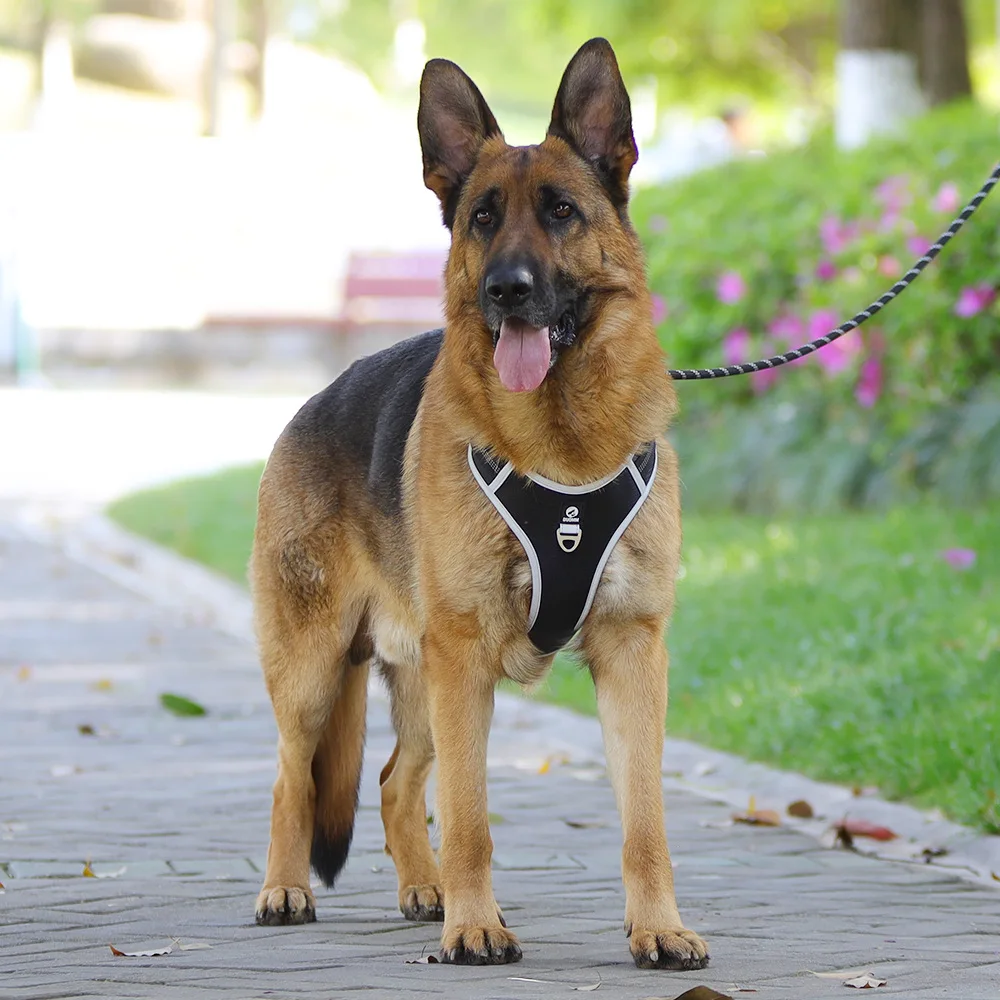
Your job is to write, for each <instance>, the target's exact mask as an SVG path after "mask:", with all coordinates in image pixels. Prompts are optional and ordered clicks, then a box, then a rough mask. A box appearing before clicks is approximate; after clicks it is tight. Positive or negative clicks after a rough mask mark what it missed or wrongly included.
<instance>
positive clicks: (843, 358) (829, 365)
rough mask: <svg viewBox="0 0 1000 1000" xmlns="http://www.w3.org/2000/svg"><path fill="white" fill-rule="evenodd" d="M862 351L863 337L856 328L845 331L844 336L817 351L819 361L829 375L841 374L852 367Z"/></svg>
mask: <svg viewBox="0 0 1000 1000" xmlns="http://www.w3.org/2000/svg"><path fill="white" fill-rule="evenodd" d="M860 353H861V337H860V336H859V335H858V332H857V331H856V330H852V331H851V332H850V333H845V334H844V335H843V336H842V337H839V338H838V339H837V340H835V341H833V343H831V344H827V346H826V347H822V348H820V350H819V351H818V353H817V355H816V356H817V357H818V358H819V363H820V364H821V365H822V366H823V368H824V369H825V370H826V373H827V375H839V374H840V373H841V372H842V371H845V370H846V369H848V368H850V366H851V362H852V361H853V360H854V359H855V357H857V355H858V354H860Z"/></svg>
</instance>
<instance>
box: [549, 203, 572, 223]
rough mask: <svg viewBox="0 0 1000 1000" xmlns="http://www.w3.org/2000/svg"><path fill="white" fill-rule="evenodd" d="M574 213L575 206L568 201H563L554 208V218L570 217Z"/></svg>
mask: <svg viewBox="0 0 1000 1000" xmlns="http://www.w3.org/2000/svg"><path fill="white" fill-rule="evenodd" d="M572 214H573V206H572V205H571V204H570V203H569V202H568V201H561V202H559V204H558V205H556V207H555V208H554V209H552V218H553V219H568V218H569V217H570V216H571V215H572Z"/></svg>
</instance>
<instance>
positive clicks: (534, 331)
mask: <svg viewBox="0 0 1000 1000" xmlns="http://www.w3.org/2000/svg"><path fill="white" fill-rule="evenodd" d="M417 124H418V131H419V134H420V143H421V150H422V154H423V172H424V181H425V183H426V185H427V187H428V188H430V190H431V191H433V192H434V194H436V195H437V197H438V199H439V201H440V203H441V209H442V214H443V219H444V223H445V225H446V226H447V227H448V228H449V229H450V230H451V249H450V253H449V256H448V261H447V265H446V268H445V316H446V326H445V328H444V330H443V331H435V332H433V333H429V334H424V335H422V336H418V337H415V338H413V339H410V340H406V341H402V342H400V343H398V344H396V345H395V346H393V347H390V348H389V349H388V350H385V351H382V352H380V353H378V354H375V355H372V356H371V357H367V358H364V359H362V360H360V361H358V362H357V363H355V364H354V365H353V366H351V367H350V368H349V369H348V370H347V371H346V372H345V373H344V374H342V375H341V376H340V377H339V378H338V379H337V380H336V381H335V382H333V384H332V385H330V386H329V387H328V388H327V389H325V390H324V391H322V392H320V393H319V394H318V395H316V396H314V397H313V398H312V399H311V400H309V401H308V402H307V403H306V404H305V405H304V406H303V407H302V409H301V410H300V411H299V413H298V414H297V415H296V416H295V417H294V418H293V420H292V421H291V423H290V424H289V425H288V427H287V428H286V429H285V430H284V432H283V433H282V435H281V437H280V438H279V440H278V441H277V443H276V445H275V447H274V450H273V452H272V454H271V457H270V459H269V461H268V463H267V466H266V470H265V472H264V475H263V478H262V481H261V484H260V494H259V513H258V521H257V528H256V534H255V539H254V546H253V554H252V557H251V565H250V575H251V584H252V591H253V597H254V608H255V624H256V630H257V636H258V641H259V648H260V655H261V660H262V665H263V669H264V674H265V678H266V682H267V688H268V691H269V693H270V696H271V700H272V703H273V706H274V714H275V718H276V721H277V726H278V732H279V742H278V777H277V781H276V783H275V786H274V801H273V810H272V814H271V842H270V848H269V851H268V859H267V872H266V876H265V880H264V886H263V888H262V890H261V892H260V895H259V896H258V898H257V908H256V919H257V923H259V924H265V925H276V924H298V923H305V922H307V921H312V920H315V913H316V909H315V906H316V904H315V897H314V895H313V893H312V891H311V890H310V882H309V879H310V873H309V869H310V862H311V864H312V867H313V868H314V869H315V871H316V872H317V873H318V875H319V877H320V878H321V879H322V880H323V882H324V883H325V884H326V885H328V886H330V885H332V884H333V882H334V879H335V878H336V877H337V874H338V872H339V871H340V869H341V868H342V867H343V865H344V862H345V860H346V857H347V852H348V848H349V846H350V843H351V837H352V831H353V825H354V817H355V811H356V809H357V799H358V787H359V780H360V773H361V765H362V757H363V751H364V741H365V713H366V696H367V685H368V673H369V669H370V668H371V667H373V666H374V667H375V668H376V669H377V670H379V671H380V672H381V673H382V675H383V676H384V678H385V681H386V682H387V686H388V689H389V692H390V696H391V708H392V721H393V725H394V728H395V732H396V736H397V743H396V746H395V749H394V750H393V752H392V756H391V758H390V759H389V761H388V763H387V764H386V765H385V768H384V769H383V770H382V773H381V779H380V780H381V813H382V820H383V823H384V826H385V841H386V850H387V852H388V853H389V854H391V856H392V859H393V861H394V863H395V866H396V873H397V876H398V880H399V907H400V910H401V911H402V913H403V915H404V916H405V917H406V918H408V919H410V920H443V922H444V927H443V931H442V934H441V951H440V958H441V961H443V962H455V963H465V964H501V963H505V962H516V961H518V960H519V959H520V958H521V948H520V945H519V943H518V940H517V938H516V937H515V935H514V933H513V932H512V931H511V930H510V929H508V928H507V926H506V923H505V921H504V918H503V915H502V913H501V910H500V908H499V906H498V905H497V902H496V900H495V898H494V894H493V887H492V881H491V872H490V859H491V853H492V849H493V843H492V840H491V837H490V826H489V819H488V812H487V799H486V745H487V738H488V734H489V729H490V723H491V717H492V711H493V696H494V688H495V686H496V685H497V683H498V682H499V681H500V680H501V679H503V678H510V679H512V680H514V681H517V682H520V683H522V684H532V683H535V682H537V681H539V680H540V679H541V678H542V677H543V676H544V675H545V673H546V671H547V670H548V669H549V667H550V666H551V663H552V660H553V655H554V650H555V649H556V648H559V647H560V646H562V645H565V644H566V643H567V642H570V641H572V643H573V644H574V648H575V649H576V650H577V652H578V653H579V655H580V656H581V657H582V659H583V661H584V662H585V664H586V665H587V667H588V668H589V670H590V673H591V674H592V677H593V681H594V684H595V687H596V692H597V703H598V708H599V713H600V718H601V724H602V726H603V731H604V737H605V746H606V751H607V760H608V770H609V773H610V777H611V780H612V783H613V786H614V791H615V794H616V799H617V803H618V806H619V810H620V813H621V818H622V824H623V831H624V847H623V851H622V878H623V881H624V885H625V890H626V903H625V931H626V934H627V936H628V939H629V947H630V950H631V953H632V956H633V958H634V960H635V962H636V964H637V965H638V966H640V967H642V968H660V969H699V968H703V967H704V966H705V965H706V963H707V962H708V952H707V948H706V945H705V943H704V942H703V941H702V939H701V938H700V937H698V935H697V934H695V933H694V932H692V931H690V930H687V929H686V928H685V927H684V925H683V923H682V921H681V918H680V915H679V913H678V910H677V905H676V902H675V899H674V887H673V875H672V870H671V864H670V855H669V852H668V849H667V838H666V833H665V827H664V814H663V792H662V784H661V771H660V768H661V755H662V750H663V738H664V718H665V714H666V707H667V652H666V648H665V645H664V631H665V628H666V625H667V622H668V619H669V617H670V614H671V611H672V607H673V604H674V582H675V579H676V576H677V569H678V563H679V553H680V542H681V529H680V504H679V487H678V474H677V461H676V457H675V455H674V453H673V451H672V450H671V448H670V446H669V445H668V443H667V442H666V440H665V439H664V437H663V435H664V432H665V429H666V427H667V425H668V423H669V421H670V418H671V416H672V414H673V413H674V411H675V409H676V402H675V395H674V390H673V387H672V382H671V379H670V377H669V375H668V373H667V370H666V366H665V362H664V358H663V356H662V353H661V350H660V347H659V344H658V341H657V338H656V334H655V331H654V328H653V322H652V311H651V300H650V296H649V292H648V290H647V287H646V280H645V271H644V262H643V258H642V252H641V249H640V246H639V241H638V239H637V237H636V234H635V232H634V230H633V228H632V226H631V224H630V222H629V217H628V178H629V173H630V171H631V169H632V166H633V164H634V163H635V161H636V158H637V155H638V153H637V149H636V145H635V140H634V138H633V135H632V119H631V110H630V104H629V98H628V94H627V92H626V90H625V86H624V84H623V82H622V78H621V75H620V73H619V69H618V64H617V61H616V59H615V55H614V52H613V51H612V48H611V46H610V45H609V44H608V42H607V41H605V40H604V39H600V38H598V39H593V40H591V41H589V42H587V43H586V44H585V45H584V46H583V47H582V48H581V49H580V50H579V52H577V54H576V55H575V56H574V57H573V59H572V61H571V62H570V63H569V65H568V67H567V69H566V71H565V74H564V76H563V78H562V82H561V84H560V86H559V90H558V93H557V96H556V99H555V104H554V108H553V112H552V120H551V123H550V125H549V128H548V132H547V135H546V136H545V139H544V141H543V142H542V143H541V144H539V145H537V146H524V147H511V146H508V145H507V143H506V142H505V141H504V137H503V135H502V134H501V132H500V129H499V128H498V126H497V123H496V120H495V118H494V117H493V114H492V112H491V111H490V109H489V107H488V106H487V104H486V101H485V100H484V99H483V96H482V94H481V93H480V92H479V90H478V89H477V88H476V85H475V84H474V83H473V82H472V80H471V79H469V77H468V76H466V74H465V73H464V72H463V71H462V70H461V69H460V68H459V67H458V66H457V65H455V64H454V63H451V62H448V61H446V60H442V59H434V60H432V61H430V62H428V63H427V65H426V68H425V70H424V73H423V77H422V80H421V84H420V105H419V111H418V116H417ZM501 481H502V483H503V484H505V485H504V486H503V487H502V486H501ZM504 489H506V491H507V492H506V494H505V493H504V492H503V490H504ZM505 496H506V499H504V497H505ZM615 497H617V499H615ZM533 498H534V499H533ZM518 504H521V507H520V508H519V507H518ZM525 505H526V506H525ZM546 505H547V506H546ZM616 505H617V506H616ZM522 508H523V509H522ZM542 508H544V510H542ZM539 511H541V512H542V513H539ZM609 512H610V513H609ZM532 518H534V519H535V520H536V521H539V523H540V525H541V526H540V527H539V526H538V524H535V525H534V526H532V523H531V522H532ZM553 518H554V520H553ZM602 518H603V519H604V520H603V521H602ZM546 519H548V520H546ZM525 525H527V527H526V526H525ZM532 531H534V535H532V536H531V538H529V537H528V535H529V534H530V533H531V532H532ZM519 532H520V533H519ZM581 539H582V541H581ZM595 539H596V541H595ZM588 544H589V548H588ZM588 553H589V554H588ZM595 553H596V555H595ZM584 557H586V558H587V559H589V560H590V562H589V564H588V566H587V569H586V572H573V570H572V566H573V564H572V563H566V562H562V563H560V562H559V560H570V559H573V558H580V559H584ZM567 567H569V568H567ZM581 581H582V583H581ZM543 584H544V585H543ZM574 588H575V591H574ZM571 591H573V593H570V592H571ZM584 591H586V594H584ZM567 595H568V596H567ZM585 597H586V601H585V604H586V607H585V608H583V607H581V605H582V604H583V603H584V598H585ZM574 601H575V602H576V603H575V604H574V603H573V602H574ZM581 610H582V612H583V613H582V615H578V612H579V611H581ZM435 759H436V761H437V767H438V780H437V784H438V801H437V810H436V812H437V817H438V821H439V825H440V834H441V842H440V849H439V852H438V856H437V857H435V853H434V851H433V850H432V849H431V844H430V840H429V836H428V829H427V816H426V801H425V787H426V782H427V779H428V775H429V772H430V770H431V766H432V763H433V762H434V761H435Z"/></svg>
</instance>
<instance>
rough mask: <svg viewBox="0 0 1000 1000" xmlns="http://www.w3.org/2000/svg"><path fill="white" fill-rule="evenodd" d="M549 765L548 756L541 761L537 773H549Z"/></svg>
mask: <svg viewBox="0 0 1000 1000" xmlns="http://www.w3.org/2000/svg"><path fill="white" fill-rule="evenodd" d="M551 767H552V759H551V758H550V757H546V758H545V760H543V761H542V766H541V767H539V769H538V773H539V774H548V773H549V769H550V768H551Z"/></svg>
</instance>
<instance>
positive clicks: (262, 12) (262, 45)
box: [247, 0, 270, 118]
mask: <svg viewBox="0 0 1000 1000" xmlns="http://www.w3.org/2000/svg"><path fill="white" fill-rule="evenodd" d="M268 13H269V11H268V0H250V41H251V42H252V43H253V47H254V49H255V50H256V52H257V61H256V63H254V65H253V67H252V68H251V70H250V72H249V73H248V74H247V75H248V78H249V82H250V90H251V92H252V94H253V108H252V113H253V117H254V118H260V117H261V115H262V114H263V113H264V61H265V59H266V58H267V38H268V34H269V29H270V23H269V22H270V18H269V17H268Z"/></svg>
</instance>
